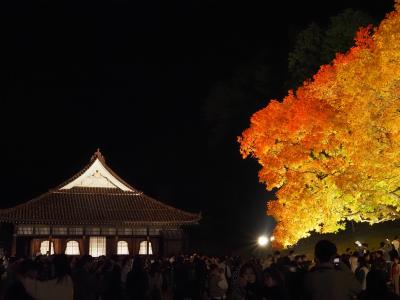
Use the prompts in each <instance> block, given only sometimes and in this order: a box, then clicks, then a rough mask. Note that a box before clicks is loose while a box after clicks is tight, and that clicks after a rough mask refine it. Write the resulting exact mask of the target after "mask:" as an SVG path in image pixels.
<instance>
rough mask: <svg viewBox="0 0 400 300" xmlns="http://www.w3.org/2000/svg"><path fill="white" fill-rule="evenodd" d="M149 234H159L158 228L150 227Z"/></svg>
mask: <svg viewBox="0 0 400 300" xmlns="http://www.w3.org/2000/svg"><path fill="white" fill-rule="evenodd" d="M149 234H150V235H160V229H157V228H151V229H150V230H149Z"/></svg>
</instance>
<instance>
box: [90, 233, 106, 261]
mask: <svg viewBox="0 0 400 300" xmlns="http://www.w3.org/2000/svg"><path fill="white" fill-rule="evenodd" d="M89 254H90V255H91V256H93V257H99V256H102V255H106V237H104V236H91V237H90V240H89Z"/></svg>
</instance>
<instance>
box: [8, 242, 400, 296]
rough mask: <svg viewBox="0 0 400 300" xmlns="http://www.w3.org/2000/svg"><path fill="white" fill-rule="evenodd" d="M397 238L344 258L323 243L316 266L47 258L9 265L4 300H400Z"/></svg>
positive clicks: (275, 259)
mask: <svg viewBox="0 0 400 300" xmlns="http://www.w3.org/2000/svg"><path fill="white" fill-rule="evenodd" d="M399 245H400V241H399V240H398V238H397V237H395V239H394V240H393V241H391V242H382V243H381V245H380V248H379V249H378V250H377V251H369V250H368V245H367V244H360V245H359V246H358V247H357V248H356V249H354V250H352V249H347V250H346V251H345V253H343V254H342V255H338V254H337V249H336V246H335V244H333V243H332V242H330V241H327V240H322V241H319V242H318V243H317V244H316V246H315V253H314V254H315V258H314V259H313V260H309V259H308V258H307V257H306V256H305V255H296V253H295V252H294V251H290V252H289V253H288V255H282V254H281V253H280V252H279V251H275V252H274V253H272V254H270V255H268V256H267V257H265V258H263V259H256V258H250V259H247V260H244V259H242V258H240V257H214V256H205V255H200V254H193V255H190V256H189V255H179V256H174V257H169V258H159V259H155V258H152V257H147V256H139V255H138V256H135V257H129V256H113V257H99V258H93V257H91V256H89V255H84V256H80V257H78V256H66V255H50V256H48V255H46V256H37V257H34V258H24V259H21V258H20V259H17V258H13V257H12V258H8V257H6V256H4V257H3V258H2V260H1V271H0V273H1V286H0V291H1V297H0V299H4V300H11V299H12V300H14V299H15V300H20V299H29V300H32V299H34V300H50V299H51V300H54V299H56V300H64V299H65V300H73V299H74V300H108V299H115V300H130V299H135V300H136V299H137V300H169V299H171V300H172V299H173V300H223V299H232V300H275V299H282V300H292V299H293V300H296V299H299V300H302V299H305V300H307V299H310V300H316V299H321V300H329V299H332V300H341V299H360V300H370V299H382V300H385V299H400V297H399V278H400V263H399Z"/></svg>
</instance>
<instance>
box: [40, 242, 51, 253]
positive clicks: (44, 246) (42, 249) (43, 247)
mask: <svg viewBox="0 0 400 300" xmlns="http://www.w3.org/2000/svg"><path fill="white" fill-rule="evenodd" d="M49 246H50V241H49V240H47V241H43V242H41V243H40V253H42V254H43V255H46V254H47V253H48V252H49ZM50 254H51V255H53V254H54V243H53V242H51V251H50Z"/></svg>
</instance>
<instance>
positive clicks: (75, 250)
mask: <svg viewBox="0 0 400 300" xmlns="http://www.w3.org/2000/svg"><path fill="white" fill-rule="evenodd" d="M65 254H67V255H79V254H80V253H79V243H78V242H77V241H69V242H68V243H67V247H66V248H65Z"/></svg>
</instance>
